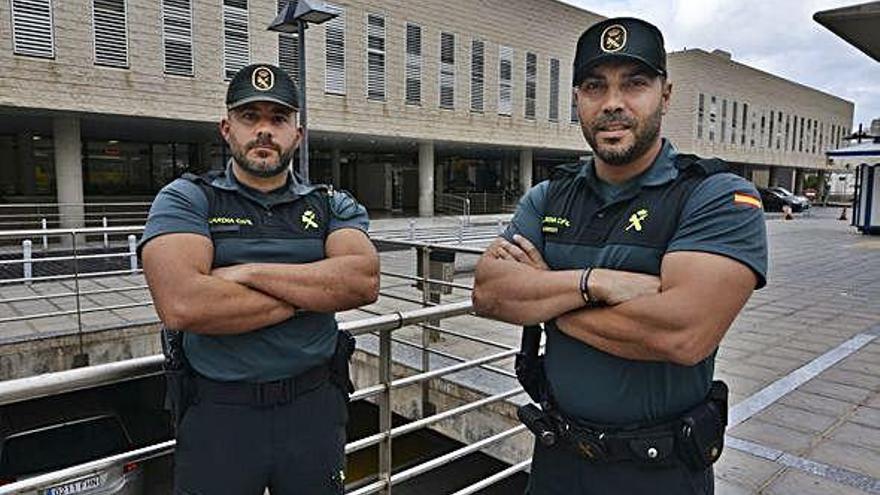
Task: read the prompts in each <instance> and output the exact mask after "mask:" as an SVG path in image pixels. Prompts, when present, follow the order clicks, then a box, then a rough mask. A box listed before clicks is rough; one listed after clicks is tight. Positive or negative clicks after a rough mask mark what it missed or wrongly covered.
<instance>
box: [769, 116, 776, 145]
mask: <svg viewBox="0 0 880 495" xmlns="http://www.w3.org/2000/svg"><path fill="white" fill-rule="evenodd" d="M774 118H775V116H774V112H773V110H770V120H769V122H768V125H769V126H770V127H769V128H768V131H767V147H768V148H771V149H772V148H773V119H774Z"/></svg>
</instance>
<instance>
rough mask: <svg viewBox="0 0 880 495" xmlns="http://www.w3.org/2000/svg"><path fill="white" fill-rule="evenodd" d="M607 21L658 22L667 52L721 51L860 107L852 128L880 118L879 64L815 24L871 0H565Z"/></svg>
mask: <svg viewBox="0 0 880 495" xmlns="http://www.w3.org/2000/svg"><path fill="white" fill-rule="evenodd" d="M562 1H564V2H565V3H569V4H572V5H576V6H578V7H581V8H584V9H586V10H589V11H591V12H595V13H597V14H600V15H604V16H608V17H616V16H623V15H627V16H634V17H641V18H643V19H645V20H648V21H650V22H652V23H653V24H655V25H657V27H659V28H660V30H661V31H663V35H664V37H665V38H666V50H667V51H673V50H681V49H683V48H685V47H687V48H702V49H704V50H707V51H712V50H714V49H716V48H720V49H722V50H726V51H728V52H731V53H732V54H733V59H734V60H735V61H738V62H741V63H744V64H747V65H751V66H753V67H756V68H758V69H761V70H764V71H767V72H770V73H772V74H776V75H778V76H781V77H784V78H786V79H791V80H793V81H797V82H799V83H801V84H804V85H807V86H810V87H813V88H816V89H819V90H822V91H825V92H827V93H831V94H833V95H836V96H839V97H841V98H844V99H847V100H849V101H851V102H853V103H855V119H854V123H853V129H857V128H858V125H859V123H864V124H865V128H866V129H867V128H868V126H869V125H870V123H871V119H876V118H880V62H876V61H874V60H873V59H872V58H870V57H868V56H867V55H865V54H864V53H862V52H861V51H859V50H857V49H856V48H854V47H852V46H850V45H849V44H848V43H846V42H845V41H843V40H842V39H840V38H838V37H837V35H835V34H833V33H832V32H831V31H828V30H827V29H826V28H825V27H824V26H822V25H820V24H819V23H817V22H816V21H814V20H813V14H814V13H816V12H818V11H822V10H827V9H833V8H837V7H845V6H849V5H855V4H859V3H864V2H865V1H867V0H690V1H686V0H562Z"/></svg>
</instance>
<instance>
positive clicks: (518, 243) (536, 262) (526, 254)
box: [486, 234, 550, 270]
mask: <svg viewBox="0 0 880 495" xmlns="http://www.w3.org/2000/svg"><path fill="white" fill-rule="evenodd" d="M513 240H514V243H511V242H508V241H507V240H506V239H497V240H496V241H495V242H493V243H492V244H491V245H490V246H489V247H488V248H487V249H486V253H487V254H488V255H489V256H492V257H494V258H496V259H502V260H507V261H515V262H517V263H522V264H525V265H528V266H530V267H532V268H534V269H535V270H549V269H550V267H549V266H547V263H545V262H544V258H543V257H542V256H541V253H539V252H538V248H536V247H535V245H534V244H532V243H531V242H529V240H528V239H526V238H525V237H523V236H521V235H519V234H516V235H514V236H513Z"/></svg>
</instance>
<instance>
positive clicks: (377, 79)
mask: <svg viewBox="0 0 880 495" xmlns="http://www.w3.org/2000/svg"><path fill="white" fill-rule="evenodd" d="M367 99H369V100H379V101H385V18H384V17H382V16H380V15H376V14H368V15H367Z"/></svg>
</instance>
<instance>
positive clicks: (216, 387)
mask: <svg viewBox="0 0 880 495" xmlns="http://www.w3.org/2000/svg"><path fill="white" fill-rule="evenodd" d="M297 101H298V99H297V88H296V86H295V85H294V83H293V81H292V80H291V79H290V77H289V76H288V75H287V74H286V73H285V72H284V71H283V70H281V69H280V68H278V67H276V66H273V65H269V64H255V65H249V66H247V67H245V68H243V69H241V70H240V71H239V72H238V73H237V74H236V75H235V77H234V78H233V79H232V81H230V83H229V88H228V91H227V94H226V108H227V114H226V116H225V117H224V118H223V119H222V120H221V121H220V133H221V134H222V136H223V138H224V139H225V140H226V142H227V144H228V145H229V149H230V151H231V154H232V159H230V161H229V163H228V165H227V168H226V170H225V171H223V172H220V173H209V174H207V175H204V176H201V177H195V176H186V177H183V178H181V179H178V180H176V181H174V182H172V183H171V184H169V185H168V186H166V187H165V188H164V189H162V191H161V192H160V193H159V194H158V195H157V196H156V199H155V201H154V202H153V206H152V208H151V209H150V215H149V218H148V220H147V224H146V227H145V229H144V236H143V239H142V240H141V244H140V250H141V255H142V258H143V265H144V273H145V275H146V278H147V283H148V284H149V286H150V292H151V293H152V295H153V301H154V302H155V305H156V310H157V312H158V313H159V316H160V318H161V319H162V322H163V323H164V324H165V325H166V326H167V327H168V328H171V329H175V330H179V331H182V332H183V350H184V351H185V352H184V354H185V356H186V359H187V361H188V363H189V364H190V365H191V368H192V373H193V375H194V377H193V380H192V385H187V386H186V387H185V388H187V389H189V388H193V389H194V390H193V393H192V394H191V395H192V397H186V398H185V399H181V402H184V403H183V404H178V405H177V406H176V408H177V410H178V416H179V417H178V418H177V420H178V422H179V424H178V428H177V449H176V451H175V459H174V460H175V480H174V485H175V488H174V493H175V494H196V493H198V494H208V493H216V494H220V493H223V494H229V495H259V494H262V493H264V490H265V489H266V488H269V490H270V491H271V492H272V493H273V494H279V495H284V494H300V493H308V494H341V493H343V491H344V481H345V477H344V474H343V467H344V466H343V465H344V447H345V424H346V421H347V418H348V412H347V396H346V393H347V392H346V391H345V390H343V388H342V387H341V386H339V385H344V384H342V383H340V376H339V375H340V373H339V372H336V371H337V370H336V367H335V366H334V365H333V364H334V363H337V364H338V359H334V356H336V358H338V357H339V356H338V354H339V352H336V354H334V350H336V349H337V339H341V338H342V337H340V335H339V334H340V332H339V330H338V328H337V325H336V319H335V317H334V312H335V311H342V310H346V309H351V308H355V307H358V306H361V305H363V304H369V303H371V302H373V301H375V300H376V298H377V297H378V286H379V258H378V256H377V254H376V250H375V249H374V247H373V245H372V243H371V242H370V240H369V238H368V237H367V228H368V223H369V221H368V219H367V212H366V210H365V209H364V207H363V206H361V205H359V204H358V203H357V202H356V201H355V200H354V199H353V198H352V197H351V196H349V195H348V194H345V193H341V192H334V191H332V190H330V189H328V188H327V187H321V186H315V185H311V184H304V183H300V182H299V181H298V180H297V179H296V178H295V177H294V176H293V174H292V173H291V169H290V161H291V157H292V156H293V152H294V150H296V148H297V146H298V145H299V143H300V140H301V138H302V131H301V129H300V128H299V126H298V123H297ZM347 357H348V356H342V359H344V360H345V359H347ZM345 364H347V363H343V365H345ZM344 378H345V379H347V377H344Z"/></svg>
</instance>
